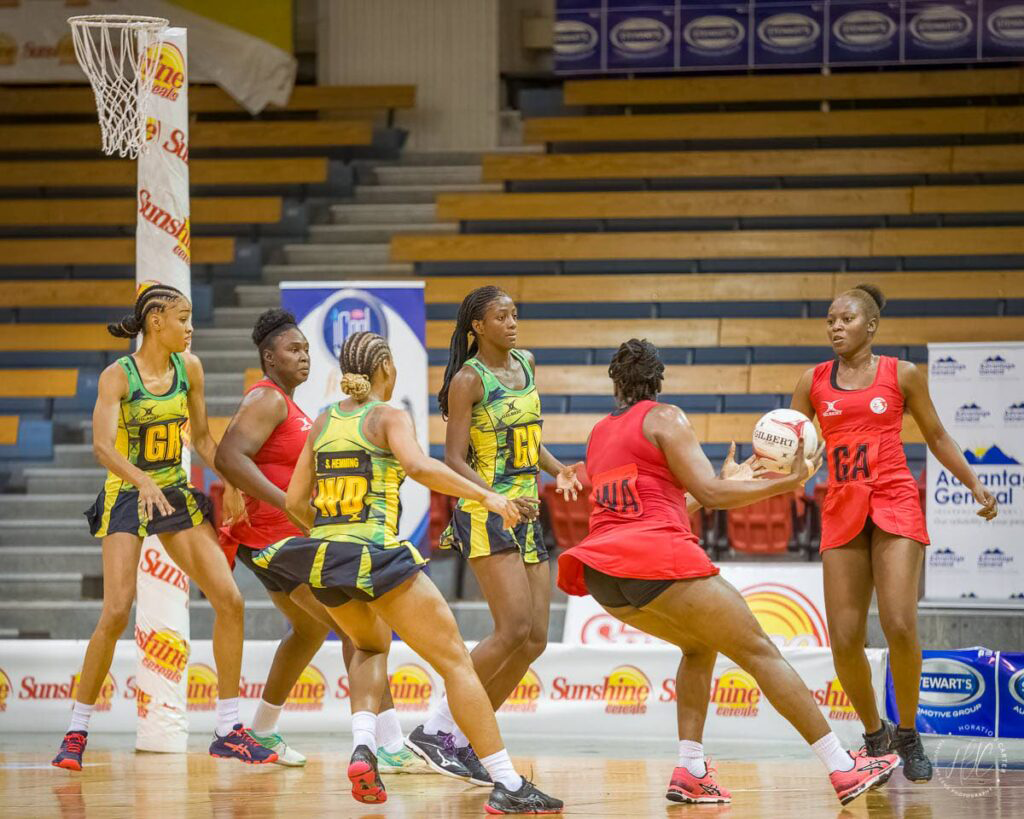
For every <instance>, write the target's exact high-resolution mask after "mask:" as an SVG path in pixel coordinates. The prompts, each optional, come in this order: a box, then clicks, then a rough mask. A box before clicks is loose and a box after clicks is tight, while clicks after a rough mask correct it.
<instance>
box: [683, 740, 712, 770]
mask: <svg viewBox="0 0 1024 819" xmlns="http://www.w3.org/2000/svg"><path fill="white" fill-rule="evenodd" d="M679 767H680V768H686V770H688V771H689V772H690V773H691V774H693V775H694V776H695V777H697V778H698V779H700V778H701V777H703V776H705V775H706V774H707V772H708V766H707V763H705V762H704V746H703V745H702V744H701V743H699V742H694V741H693V740H689V739H681V740H679Z"/></svg>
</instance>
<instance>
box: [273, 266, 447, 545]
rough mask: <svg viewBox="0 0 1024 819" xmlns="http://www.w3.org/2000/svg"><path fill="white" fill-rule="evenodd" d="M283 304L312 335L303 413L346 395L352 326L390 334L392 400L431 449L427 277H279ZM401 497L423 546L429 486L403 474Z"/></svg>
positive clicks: (299, 392) (409, 534)
mask: <svg viewBox="0 0 1024 819" xmlns="http://www.w3.org/2000/svg"><path fill="white" fill-rule="evenodd" d="M281 306H282V307H284V308H285V309H286V310H291V311H292V313H294V314H295V318H296V320H297V321H298V322H299V329H300V330H302V332H303V333H304V334H305V336H306V338H307V339H309V359H310V362H309V363H310V369H309V372H310V375H309V379H308V380H307V381H306V383H305V384H302V385H301V386H300V387H299V388H298V389H296V390H295V403H296V404H298V405H299V406H300V407H301V408H302V410H303V412H305V413H306V414H307V415H308V416H309V417H310V418H316V417H317V416H318V415H319V414H320V413H321V412H323V411H324V409H326V408H327V407H328V406H329V405H330V404H333V403H335V402H336V401H340V400H341V399H342V398H344V397H345V396H344V395H343V394H342V392H341V369H340V367H339V366H338V357H339V355H340V354H341V347H342V345H343V344H344V343H345V339H347V338H348V337H349V336H350V335H352V334H353V333H359V332H364V331H368V332H372V333H378V334H379V335H382V336H384V338H386V339H387V340H388V344H389V345H390V346H391V354H392V355H393V356H394V360H395V366H396V368H397V370H398V383H397V384H396V385H395V393H394V395H393V396H392V398H391V404H392V405H393V406H396V407H401V408H403V409H405V411H406V412H408V413H409V415H410V416H411V417H412V420H413V424H414V425H415V427H416V435H417V438H418V439H419V442H420V446H422V447H423V450H424V451H425V452H429V451H430V445H429V441H428V437H427V435H428V428H427V423H428V415H427V347H426V333H427V311H426V306H425V302H424V298H423V282H343V281H340V282H282V283H281ZM401 501H402V518H401V523H400V530H399V535H400V537H402V538H403V539H405V540H411V541H412V542H413V543H414V544H416V545H417V546H421V545H423V541H424V540H425V536H426V532H427V523H428V518H429V511H430V491H429V490H428V489H427V488H426V487H424V486H422V485H420V484H418V483H416V482H415V481H405V483H404V484H403V485H402V492H401Z"/></svg>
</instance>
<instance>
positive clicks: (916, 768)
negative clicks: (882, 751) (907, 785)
mask: <svg viewBox="0 0 1024 819" xmlns="http://www.w3.org/2000/svg"><path fill="white" fill-rule="evenodd" d="M890 747H891V749H892V752H893V753H897V754H899V755H900V760H902V762H903V776H904V777H906V778H907V779H909V780H910V781H911V782H927V781H929V780H930V779H931V778H932V763H931V760H930V759H928V755H927V754H925V752H924V743H922V742H921V735H920V734H919V733H918V732H917V731H915V730H914V729H912V728H911V729H910V730H904V729H903V728H898V729H896V733H895V734H894V735H893V738H892V745H891V746H890Z"/></svg>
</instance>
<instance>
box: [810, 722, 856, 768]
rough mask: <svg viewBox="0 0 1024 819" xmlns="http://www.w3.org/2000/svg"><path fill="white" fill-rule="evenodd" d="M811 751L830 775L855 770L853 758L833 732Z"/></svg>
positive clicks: (818, 742) (816, 743) (814, 745)
mask: <svg viewBox="0 0 1024 819" xmlns="http://www.w3.org/2000/svg"><path fill="white" fill-rule="evenodd" d="M811 750H812V751H814V753H815V754H817V756H818V759H820V760H821V764H822V765H824V766H825V769H826V770H827V771H828V772H829V773H830V774H831V773H835V772H836V771H849V770H852V769H853V757H852V756H850V754H849V753H848V752H847V751H846V750H845V749H844V748H843V746H842V745H841V744H840V742H839V737H837V736H836V735H835V734H834V733H832V732H831V731H830V732H829V733H827V734H825V736H823V737H822V738H821V739H819V740H818V741H817V742H815V743H814V744H813V745H811Z"/></svg>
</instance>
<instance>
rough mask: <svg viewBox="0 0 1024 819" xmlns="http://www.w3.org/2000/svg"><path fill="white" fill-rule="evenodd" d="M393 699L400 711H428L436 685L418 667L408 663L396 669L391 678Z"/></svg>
mask: <svg viewBox="0 0 1024 819" xmlns="http://www.w3.org/2000/svg"><path fill="white" fill-rule="evenodd" d="M390 684H391V698H392V699H393V700H394V701H395V709H396V710H398V711H426V710H428V709H429V708H430V697H431V695H432V694H433V693H434V684H433V683H432V682H431V680H430V675H429V674H428V673H427V672H426V671H424V670H423V668H421V667H420V666H418V665H413V664H412V663H407V664H405V665H400V666H399V667H398V668H396V669H395V671H394V673H392V674H391V677H390Z"/></svg>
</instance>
